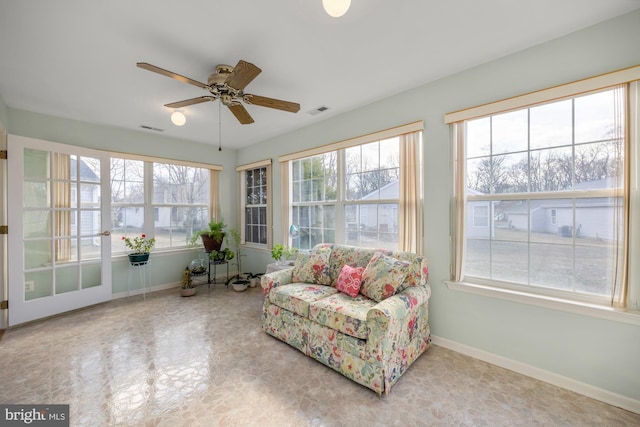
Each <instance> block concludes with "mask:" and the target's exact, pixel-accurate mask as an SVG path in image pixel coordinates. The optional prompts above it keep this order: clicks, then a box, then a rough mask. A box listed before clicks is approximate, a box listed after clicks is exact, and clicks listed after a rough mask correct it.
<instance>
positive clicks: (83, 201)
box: [80, 183, 100, 208]
mask: <svg viewBox="0 0 640 427" xmlns="http://www.w3.org/2000/svg"><path fill="white" fill-rule="evenodd" d="M96 206H100V184H87V183H81V184H80V207H83V208H92V207H96Z"/></svg>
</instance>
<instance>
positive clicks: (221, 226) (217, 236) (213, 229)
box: [189, 218, 227, 246]
mask: <svg viewBox="0 0 640 427" xmlns="http://www.w3.org/2000/svg"><path fill="white" fill-rule="evenodd" d="M225 228H227V226H226V224H225V223H224V221H223V220H220V221H218V220H217V219H215V218H211V221H209V228H207V229H206V230H200V231H196V232H194V233H193V235H192V236H191V240H190V241H189V245H190V246H195V245H197V244H198V239H200V236H203V235H204V236H209V237H211V238H213V239H214V240H219V241H222V239H224V236H225V231H224V230H225Z"/></svg>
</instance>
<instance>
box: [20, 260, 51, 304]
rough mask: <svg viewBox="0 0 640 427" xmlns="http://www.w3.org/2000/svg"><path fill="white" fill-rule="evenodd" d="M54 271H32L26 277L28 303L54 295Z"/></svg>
mask: <svg viewBox="0 0 640 427" xmlns="http://www.w3.org/2000/svg"><path fill="white" fill-rule="evenodd" d="M51 274H52V270H51V269H50V268H48V269H46V270H41V271H30V272H28V273H26V274H25V275H24V280H25V282H24V283H25V287H24V299H25V300H26V301H29V300H34V299H37V298H42V297H48V296H51V295H52V294H53V293H52V292H51V290H52V282H51V277H52V276H51Z"/></svg>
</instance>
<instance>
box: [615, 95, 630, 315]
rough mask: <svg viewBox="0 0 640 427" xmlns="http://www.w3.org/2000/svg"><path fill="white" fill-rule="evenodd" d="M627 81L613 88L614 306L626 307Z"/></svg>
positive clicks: (627, 255) (627, 234)
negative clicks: (614, 157) (614, 156)
mask: <svg viewBox="0 0 640 427" xmlns="http://www.w3.org/2000/svg"><path fill="white" fill-rule="evenodd" d="M627 90H628V85H626V84H623V85H617V86H616V89H615V91H614V100H613V102H614V114H615V117H614V129H613V133H614V135H613V137H614V141H615V149H616V151H615V153H616V159H615V166H616V171H615V172H616V173H615V185H614V189H615V196H614V198H613V200H614V212H615V214H614V221H613V228H614V230H613V231H614V244H613V268H612V269H611V270H612V271H611V273H612V275H613V277H612V283H613V286H612V289H611V306H612V307H614V308H617V309H622V310H624V309H626V307H627V300H628V293H629V285H628V273H629V263H628V259H629V210H630V207H629V202H630V197H629V191H630V174H629V172H630V167H629V166H630V158H631V155H630V154H631V151H630V143H629V140H630V120H629V119H630V117H629V114H628V112H629V102H628V99H629V98H628V97H627V96H626V93H627Z"/></svg>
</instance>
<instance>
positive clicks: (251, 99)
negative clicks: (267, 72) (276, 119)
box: [243, 94, 300, 113]
mask: <svg viewBox="0 0 640 427" xmlns="http://www.w3.org/2000/svg"><path fill="white" fill-rule="evenodd" d="M243 99H244V101H245V102H247V103H249V104H253V105H259V106H261V107H269V108H275V109H276V110H283V111H288V112H290V113H297V112H298V111H300V104H297V103H295V102H289V101H282V100H280V99H274V98H267V97H266V96H258V95H249V94H247V95H245V96H244V98H243Z"/></svg>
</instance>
